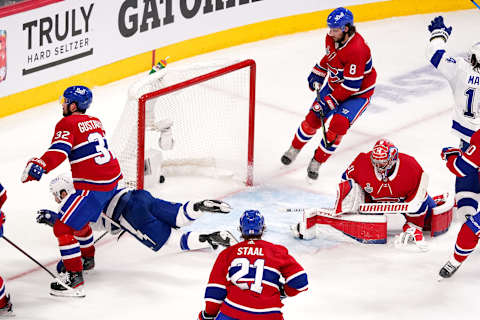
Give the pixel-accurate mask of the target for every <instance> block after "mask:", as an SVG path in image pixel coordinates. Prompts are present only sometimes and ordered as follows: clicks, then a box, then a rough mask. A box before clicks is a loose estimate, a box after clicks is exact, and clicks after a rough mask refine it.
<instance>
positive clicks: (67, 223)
mask: <svg viewBox="0 0 480 320" xmlns="http://www.w3.org/2000/svg"><path fill="white" fill-rule="evenodd" d="M60 99H61V105H62V109H63V118H62V119H61V120H60V121H59V122H58V123H57V125H56V126H55V132H54V136H53V139H52V143H51V145H50V148H49V149H48V150H47V151H46V152H45V153H44V154H43V156H41V157H40V158H32V159H31V160H30V161H28V163H27V166H26V168H25V170H24V172H23V175H22V178H21V180H22V182H28V181H32V180H37V181H38V180H40V179H41V177H42V175H43V174H44V173H49V172H50V171H52V170H53V169H55V168H56V167H57V166H59V165H60V164H61V163H62V162H63V161H64V160H65V159H67V158H68V160H69V162H70V167H71V171H72V177H73V184H74V186H75V190H76V192H75V193H73V194H70V195H69V196H68V199H67V200H65V202H63V205H62V207H61V209H60V212H61V214H62V217H61V218H60V219H58V220H57V221H56V222H55V224H54V225H53V233H54V235H55V237H56V238H57V240H58V245H59V249H60V254H61V257H62V260H63V263H64V265H65V268H66V270H67V275H68V277H67V279H66V284H67V285H68V286H69V288H68V289H67V288H65V287H63V286H62V285H61V284H60V283H58V282H52V283H51V285H50V289H51V291H50V293H51V294H52V295H55V296H70V297H84V296H85V292H84V289H83V287H84V281H83V272H82V271H83V263H82V259H81V250H80V244H79V242H78V241H77V239H75V232H77V231H80V230H82V229H83V228H84V227H85V226H86V225H87V224H88V223H89V222H91V221H97V220H98V217H99V216H100V213H101V211H102V209H103V208H104V206H105V204H106V203H107V201H108V200H110V199H111V198H112V196H113V195H114V194H115V193H116V190H117V184H118V181H119V180H120V179H121V178H122V173H121V171H120V165H119V163H118V160H117V159H116V158H115V157H114V156H113V154H112V153H111V152H110V150H109V149H108V143H107V140H106V138H105V131H104V129H103V125H102V123H101V122H100V120H99V119H98V118H96V117H92V116H89V115H86V114H85V112H86V111H87V109H88V108H89V107H90V104H91V103H92V92H91V91H90V89H89V88H87V87H85V86H73V87H68V88H67V89H66V90H65V91H64V92H63V95H62V96H61V97H60Z"/></svg>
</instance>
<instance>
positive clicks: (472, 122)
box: [427, 38, 480, 143]
mask: <svg viewBox="0 0 480 320" xmlns="http://www.w3.org/2000/svg"><path fill="white" fill-rule="evenodd" d="M445 48H446V43H445V42H444V41H443V40H442V39H441V38H436V39H433V40H432V41H431V42H430V45H429V47H428V51H427V56H428V59H429V60H430V63H431V64H432V65H433V66H434V67H435V68H436V69H437V70H438V71H440V73H441V74H442V75H443V76H444V77H445V78H446V79H447V80H448V82H449V84H450V87H451V88H452V91H453V98H454V101H455V107H454V110H453V116H452V131H453V133H454V134H455V135H456V136H458V137H459V138H460V139H462V140H463V141H465V142H468V143H470V138H471V136H472V135H473V134H474V133H475V131H477V130H479V129H480V73H479V72H477V71H475V70H474V69H473V66H472V65H471V64H470V63H469V62H468V61H466V60H465V59H464V58H462V57H452V56H450V55H449V54H448V52H447V51H446V50H445Z"/></svg>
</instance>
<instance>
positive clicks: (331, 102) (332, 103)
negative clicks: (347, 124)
mask: <svg viewBox="0 0 480 320" xmlns="http://www.w3.org/2000/svg"><path fill="white" fill-rule="evenodd" d="M323 101H325V105H326V106H327V107H328V108H329V109H330V110H334V109H335V108H336V107H337V106H338V102H337V100H335V98H334V97H333V96H332V95H331V94H327V95H326V96H325V98H323Z"/></svg>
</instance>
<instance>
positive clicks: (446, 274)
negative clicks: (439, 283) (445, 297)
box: [438, 261, 460, 280]
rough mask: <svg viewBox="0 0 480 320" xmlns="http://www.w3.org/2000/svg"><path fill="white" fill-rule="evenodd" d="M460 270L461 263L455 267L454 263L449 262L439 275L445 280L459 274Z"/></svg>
mask: <svg viewBox="0 0 480 320" xmlns="http://www.w3.org/2000/svg"><path fill="white" fill-rule="evenodd" d="M458 268H460V263H458V262H457V263H456V266H455V265H454V263H452V262H450V261H447V263H445V265H444V266H443V267H442V269H440V272H439V273H438V274H439V276H440V277H442V278H443V279H446V278H450V277H451V276H453V274H454V273H455V272H457V270H458ZM440 280H441V279H440Z"/></svg>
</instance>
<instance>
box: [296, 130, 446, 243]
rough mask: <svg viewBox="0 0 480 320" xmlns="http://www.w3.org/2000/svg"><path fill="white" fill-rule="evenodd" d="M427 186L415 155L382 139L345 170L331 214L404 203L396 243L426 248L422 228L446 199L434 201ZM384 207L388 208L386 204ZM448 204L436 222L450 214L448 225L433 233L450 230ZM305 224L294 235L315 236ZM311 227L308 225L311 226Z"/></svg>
mask: <svg viewBox="0 0 480 320" xmlns="http://www.w3.org/2000/svg"><path fill="white" fill-rule="evenodd" d="M427 185H428V176H427V174H426V173H425V172H424V171H423V169H422V167H421V166H420V164H419V163H418V162H417V161H416V160H415V158H413V157H411V156H409V155H407V154H405V153H400V152H398V148H397V147H396V146H395V145H394V144H393V143H392V142H390V141H389V140H387V139H380V140H378V141H377V142H376V143H375V145H374V147H373V150H371V151H369V152H367V153H363V152H362V153H360V154H359V155H358V156H357V157H356V158H355V160H354V161H353V162H352V163H351V164H350V166H349V167H348V168H347V170H345V172H344V173H343V175H342V182H341V183H340V184H339V187H338V191H337V201H336V204H335V209H334V210H333V212H331V215H332V216H338V215H340V214H342V213H357V212H362V211H361V210H363V209H362V208H361V207H362V205H363V206H365V203H372V204H374V203H382V204H385V203H387V204H388V203H405V205H404V206H398V207H399V209H398V211H399V212H398V213H402V214H403V215H404V216H405V219H406V222H405V224H404V225H403V228H402V229H403V232H402V233H400V235H399V236H398V237H397V238H396V240H395V244H396V245H397V246H400V247H405V246H408V245H409V244H414V245H416V246H417V247H418V248H419V249H420V250H422V251H425V250H427V249H428V246H427V244H426V242H425V240H424V237H423V229H424V227H428V228H431V226H432V223H431V221H432V216H433V215H434V211H433V209H434V208H435V207H437V204H440V203H442V204H443V203H444V202H445V201H446V198H444V195H441V196H439V197H435V200H434V199H432V198H431V197H430V196H429V195H428V193H427ZM384 207H385V208H387V206H384ZM388 207H390V208H393V207H396V206H388ZM446 207H448V210H446V211H440V212H439V213H438V214H437V213H435V222H437V221H438V219H440V217H441V218H442V219H443V218H445V219H446V220H448V217H442V215H441V214H442V213H445V214H446V215H449V217H450V220H449V221H447V222H446V224H447V226H446V227H445V228H443V229H442V230H439V229H438V230H437V229H435V233H432V235H438V234H440V233H443V232H445V231H446V230H448V227H449V225H450V221H451V206H450V207H449V205H446V206H445V207H442V209H444V208H446ZM378 213H380V214H381V213H382V212H378ZM392 213H393V212H392ZM307 220H308V219H307ZM306 226H307V224H305V223H304V224H302V223H299V224H297V225H295V226H293V227H292V231H293V233H294V235H295V236H297V237H299V238H307V239H308V238H311V237H313V236H312V232H313V230H314V229H312V231H310V230H308V229H309V228H307V227H306ZM312 226H313V225H311V224H309V227H310V228H311V227H312ZM435 228H436V227H435ZM432 230H433V229H432ZM385 232H386V230H385ZM385 236H386V234H385ZM362 240H364V239H362ZM362 242H364V241H362ZM385 242H386V239H385ZM385 242H380V241H379V242H376V243H385ZM372 243H375V242H372Z"/></svg>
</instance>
